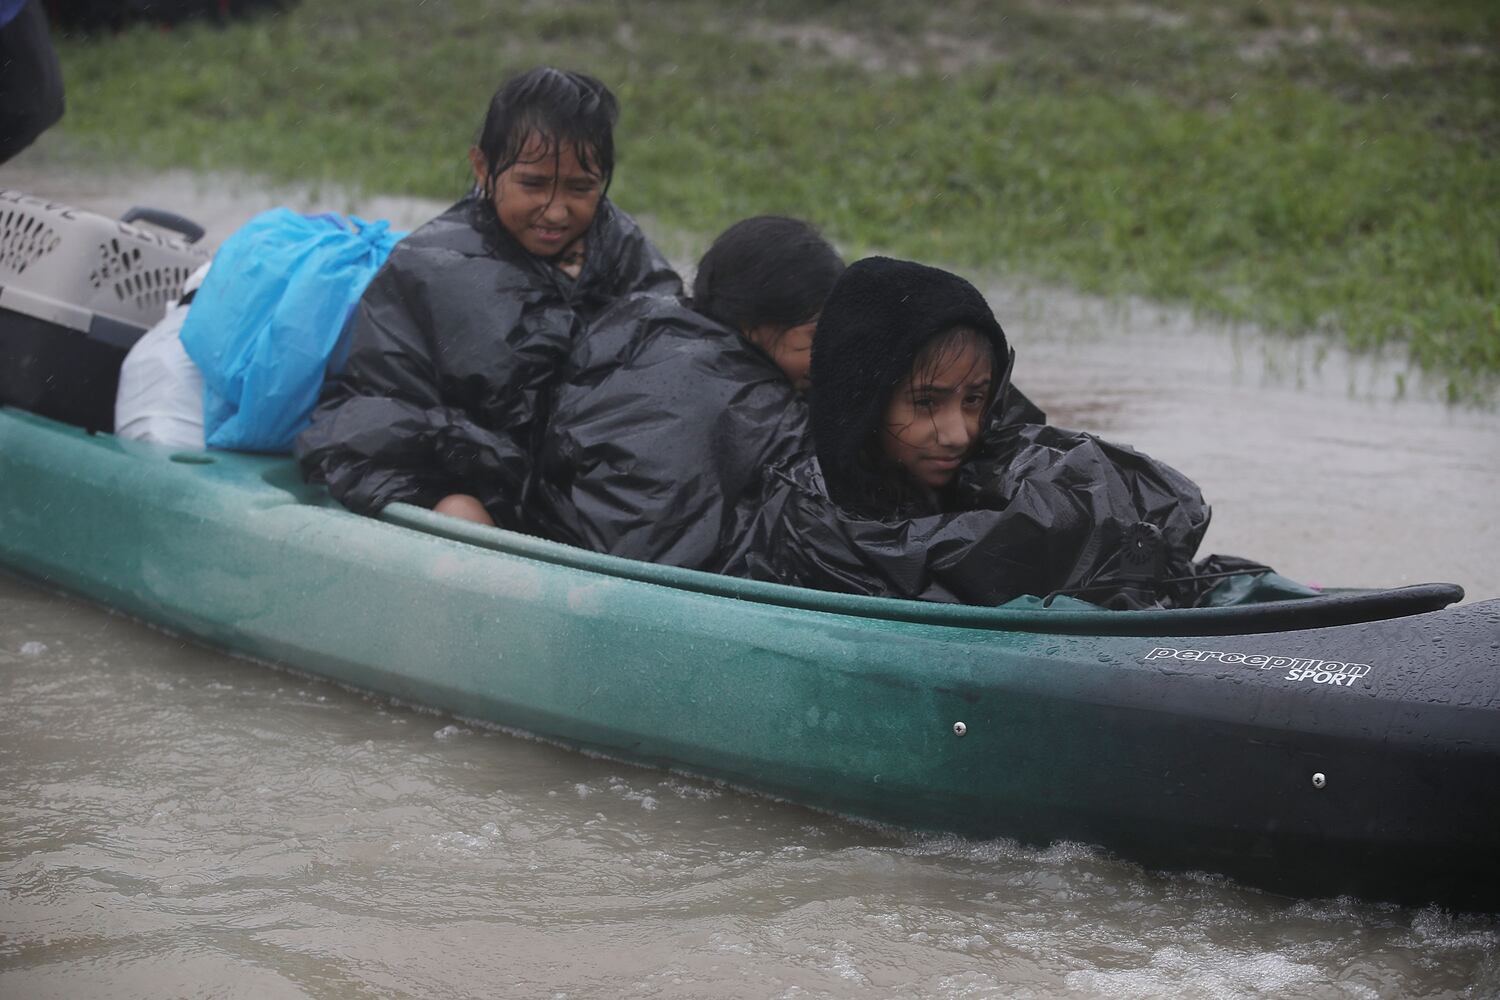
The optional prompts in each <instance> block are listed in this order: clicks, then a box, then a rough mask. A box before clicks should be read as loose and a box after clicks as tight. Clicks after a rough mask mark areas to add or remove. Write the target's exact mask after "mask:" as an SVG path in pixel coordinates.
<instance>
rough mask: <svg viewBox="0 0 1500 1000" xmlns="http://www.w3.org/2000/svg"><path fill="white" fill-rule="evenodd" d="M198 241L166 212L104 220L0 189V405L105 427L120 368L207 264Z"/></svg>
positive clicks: (195, 232) (191, 228)
mask: <svg viewBox="0 0 1500 1000" xmlns="http://www.w3.org/2000/svg"><path fill="white" fill-rule="evenodd" d="M136 219H141V220H145V221H147V222H151V223H153V224H155V225H160V226H163V227H165V228H169V229H173V230H175V231H177V232H179V233H181V234H182V237H181V238H173V237H168V236H165V235H162V234H159V233H157V232H153V231H152V230H149V229H145V228H143V227H140V226H135V225H131V222H132V221H134V220H136ZM202 235H203V230H202V229H200V228H198V227H197V226H195V225H193V224H192V223H191V222H188V221H187V220H185V219H182V218H180V217H178V216H174V215H171V214H170V213H166V212H159V211H155V210H151V209H132V210H131V211H130V212H128V213H126V215H125V216H124V218H122V219H109V218H105V217H104V216H102V215H96V214H94V213H92V212H85V211H82V210H80V209H76V208H70V207H69V206H67V205H60V204H58V203H56V202H49V201H46V200H44V199H41V198H32V197H30V196H28V195H24V194H21V193H20V192H18V191H5V190H0V403H3V404H6V405H9V406H18V407H20V408H22V409H26V410H30V411H32V412H34V413H40V414H42V415H43V416H47V417H52V418H53V419H56V420H63V421H66V422H68V423H70V424H77V425H78V426H81V427H87V428H88V429H89V430H110V429H111V428H112V427H113V424H114V405H115V388H116V386H117V385H118V383H119V377H120V362H121V361H122V360H124V357H125V352H126V351H127V350H129V349H130V345H131V344H134V343H135V342H136V340H137V339H139V338H140V336H141V334H143V333H145V332H146V330H147V329H149V328H150V327H151V326H152V325H153V324H154V323H156V321H157V320H159V319H161V317H162V315H163V314H164V313H165V312H166V308H167V306H168V305H169V304H170V303H172V302H174V301H176V300H177V297H178V296H179V295H181V294H182V284H183V282H184V281H186V280H187V277H188V275H190V274H192V273H193V271H195V270H196V269H197V268H198V267H200V266H201V265H202V264H204V263H206V262H207V261H208V259H209V256H210V255H209V252H208V251H207V250H205V249H201V248H199V247H195V246H193V245H192V242H193V241H195V240H197V239H198V238H200V237H201V236H202Z"/></svg>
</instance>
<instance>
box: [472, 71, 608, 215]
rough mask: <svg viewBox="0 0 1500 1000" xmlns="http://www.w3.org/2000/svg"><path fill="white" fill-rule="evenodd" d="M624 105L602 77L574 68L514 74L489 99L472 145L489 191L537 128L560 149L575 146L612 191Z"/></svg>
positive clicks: (588, 167)
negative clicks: (485, 170)
mask: <svg viewBox="0 0 1500 1000" xmlns="http://www.w3.org/2000/svg"><path fill="white" fill-rule="evenodd" d="M619 117H620V105H619V102H617V101H616V100H615V95H614V94H612V93H610V91H609V88H608V87H606V86H605V85H604V84H602V83H600V82H599V81H598V80H596V79H594V78H593V77H591V76H588V75H586V74H583V73H575V72H573V71H571V70H565V69H554V68H553V67H551V66H538V67H537V68H536V69H529V70H527V71H526V72H524V73H522V74H520V75H519V76H513V77H511V78H510V79H509V80H507V81H506V82H505V83H503V84H501V86H500V89H499V90H497V91H495V96H494V97H492V98H490V108H489V111H488V113H486V114H485V117H484V124H483V125H482V126H481V127H480V129H479V135H478V136H477V137H476V138H475V140H474V145H475V146H477V147H478V148H479V151H480V152H481V153H482V154H484V160H485V163H486V165H487V167H488V170H489V175H488V177H487V185H486V190H488V189H489V188H491V187H493V186H494V183H495V178H496V177H498V176H499V175H500V174H502V173H504V172H505V171H507V170H509V169H510V168H511V167H513V166H515V165H516V163H517V162H519V160H520V158H521V151H522V150H523V149H524V148H525V146H526V139H527V138H528V137H529V136H530V135H531V134H532V133H533V132H534V133H536V134H538V135H541V136H543V137H545V138H546V139H547V140H548V141H549V143H550V144H551V145H552V147H553V153H554V154H556V152H557V151H558V150H560V149H561V148H562V146H563V144H565V143H566V144H567V145H570V146H572V148H573V152H574V154H575V155H576V156H577V157H578V163H579V165H580V166H582V167H583V168H584V169H585V170H587V171H589V172H590V173H594V174H597V175H598V176H599V178H600V179H601V180H602V181H603V184H604V190H605V191H606V192H608V190H609V182H610V179H611V178H612V177H613V176H614V172H615V122H616V121H617V120H618V119H619Z"/></svg>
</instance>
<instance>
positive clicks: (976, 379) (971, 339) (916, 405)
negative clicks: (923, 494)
mask: <svg viewBox="0 0 1500 1000" xmlns="http://www.w3.org/2000/svg"><path fill="white" fill-rule="evenodd" d="M985 347H986V345H985V344H984V343H983V342H982V341H980V339H979V337H978V335H971V336H966V337H964V338H963V340H961V341H960V342H959V344H958V345H957V346H956V347H955V349H953V350H946V351H943V352H942V354H941V355H940V356H938V357H937V358H935V359H932V360H931V361H928V360H927V359H926V358H925V356H919V357H918V359H917V363H916V364H915V365H913V366H912V371H911V373H910V374H909V375H907V377H906V380H905V381H903V382H902V383H901V384H900V385H899V386H897V387H896V391H895V392H893V393H892V394H891V401H890V402H889V403H888V404H886V408H885V420H884V424H883V427H882V430H883V432H884V433H882V434H881V435H880V446H881V449H882V450H883V451H884V452H885V454H886V456H887V457H889V458H891V459H892V460H894V461H895V462H896V463H897V464H898V465H900V466H901V467H902V468H903V469H905V470H906V472H907V474H908V475H910V476H911V477H912V478H913V479H915V480H916V481H917V482H919V483H925V484H926V485H927V486H930V487H932V488H934V489H939V488H941V487H944V486H947V485H948V484H949V483H950V482H952V481H953V477H954V476H956V475H957V474H958V467H959V466H960V465H962V464H963V460H964V459H965V458H966V457H967V456H968V454H969V452H970V450H971V449H972V448H973V446H974V442H975V441H976V440H978V438H979V423H980V421H981V420H982V419H983V417H984V411H985V409H986V407H988V405H989V401H990V378H991V375H992V372H991V363H990V355H989V351H987V350H986V349H985ZM933 361H935V362H936V363H932V362H933Z"/></svg>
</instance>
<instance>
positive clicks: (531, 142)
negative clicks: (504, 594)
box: [295, 68, 682, 527]
mask: <svg viewBox="0 0 1500 1000" xmlns="http://www.w3.org/2000/svg"><path fill="white" fill-rule="evenodd" d="M616 117H617V105H616V103H615V99H614V96H613V95H612V94H611V93H610V92H609V90H608V89H607V88H605V86H604V85H603V84H601V83H600V82H599V81H597V80H594V79H593V78H591V77H587V76H584V75H582V74H579V73H570V72H565V71H562V70H556V69H549V68H543V69H536V70H531V71H529V72H527V73H524V74H522V75H521V76H518V77H516V78H514V79H513V80H511V81H509V82H508V83H506V84H505V85H504V86H503V87H502V88H501V89H500V90H499V91H498V92H497V93H496V94H495V97H494V99H493V100H492V102H491V105H490V110H489V114H488V116H487V118H486V120H485V124H484V128H483V130H482V131H481V134H480V136H479V140H478V142H477V144H476V146H475V148H474V149H473V150H472V151H471V153H470V159H471V162H472V165H473V167H474V173H475V179H476V181H477V185H476V189H475V191H474V192H473V193H472V194H470V195H469V196H468V197H466V198H464V199H463V200H462V201H460V202H458V203H457V204H456V205H454V206H453V207H452V208H450V209H449V210H448V211H446V212H444V213H443V214H442V215H440V216H438V217H437V218H436V219H434V220H433V221H431V222H429V223H427V224H426V225H425V226H422V227H421V228H420V229H418V230H417V231H416V232H414V233H412V234H411V235H410V236H408V237H407V238H406V239H404V240H402V241H401V243H399V244H397V246H396V248H395V250H394V251H393V252H392V254H391V256H390V258H389V259H388V260H387V262H386V264H385V266H384V267H383V268H382V269H381V270H380V272H379V273H378V274H377V275H376V276H375V279H374V281H372V282H371V284H370V286H369V288H368V289H366V291H365V294H364V296H363V298H362V299H361V301H360V304H359V306H358V307H357V308H356V310H355V312H354V315H353V316H352V317H351V319H350V328H349V331H348V339H347V343H348V344H349V348H348V357H347V361H346V362H345V364H344V367H343V369H342V372H341V374H340V375H339V376H338V377H336V378H334V379H331V380H330V381H329V382H328V383H327V384H326V385H325V386H324V390H323V396H322V398H321V400H320V402H319V405H318V407H317V409H316V411H315V412H314V414H313V421H312V425H311V426H310V427H309V428H308V429H307V430H306V431H304V432H303V433H302V435H301V436H300V437H299V438H298V440H297V442H296V447H295V450H296V455H297V458H298V460H299V462H300V463H301V466H302V469H303V473H304V474H305V475H306V476H307V478H308V479H309V480H310V481H313V482H322V483H326V484H327V485H328V488H329V491H330V492H331V493H332V494H333V496H334V497H335V498H336V499H337V500H339V501H340V502H342V503H343V504H344V505H345V506H347V507H349V508H350V509H352V510H355V511H358V512H360V513H376V512H378V511H380V510H381V509H382V508H384V507H385V506H386V505H387V504H390V503H394V502H398V501H399V502H403V503H412V504H417V505H420V506H424V507H436V508H437V509H439V510H441V511H443V512H445V513H453V514H456V515H458V516H464V517H469V518H471V519H474V520H481V521H491V522H493V523H497V524H500V525H501V526H504V527H517V526H520V525H521V523H522V516H521V510H522V507H523V505H524V502H525V497H524V492H525V489H526V485H527V483H528V482H529V481H530V479H531V475H532V465H533V461H534V455H535V451H536V448H537V447H538V444H539V436H540V432H541V428H542V423H543V421H544V419H545V413H544V412H543V410H544V408H545V406H546V400H547V393H548V392H549V390H550V389H551V387H552V385H553V384H554V383H555V381H556V379H557V377H558V374H559V371H560V369H561V367H562V365H563V363H564V362H565V360H566V358H567V355H568V351H569V350H570V348H571V346H572V341H573V337H574V333H575V330H576V329H578V328H579V326H580V325H581V324H582V323H586V322H588V321H589V320H590V319H592V318H593V317H594V316H595V315H597V314H598V313H599V312H601V311H603V309H604V308H606V307H607V306H608V305H610V304H611V303H613V302H615V301H617V300H618V299H619V298H621V297H622V296H625V295H628V294H630V293H632V292H637V291H643V290H650V291H658V292H661V293H663V294H667V295H676V294H680V293H681V290H682V283H681V280H680V279H679V278H678V277H677V275H676V274H675V273H674V272H673V271H672V269H671V268H670V267H669V266H668V264H667V262H666V259H665V258H664V257H663V256H662V255H661V253H659V252H658V251H657V249H656V248H655V247H653V246H652V245H651V243H650V242H649V241H648V240H647V239H646V237H645V236H644V235H643V234H642V233H641V231H640V229H639V228H638V227H637V226H636V224H635V222H634V221H632V220H631V218H630V217H629V216H628V215H626V214H625V213H624V212H621V211H620V210H619V209H617V208H615V207H614V206H613V205H612V204H611V203H610V202H609V199H608V198H607V197H606V192H607V189H608V185H609V179H610V176H611V174H612V172H613V168H614V141H613V128H614V122H615V119H616Z"/></svg>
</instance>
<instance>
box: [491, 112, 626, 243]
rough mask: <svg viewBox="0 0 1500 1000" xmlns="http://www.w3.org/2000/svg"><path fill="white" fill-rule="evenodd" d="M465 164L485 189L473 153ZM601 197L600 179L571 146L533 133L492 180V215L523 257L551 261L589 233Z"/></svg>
mask: <svg viewBox="0 0 1500 1000" xmlns="http://www.w3.org/2000/svg"><path fill="white" fill-rule="evenodd" d="M469 161H470V163H471V164H472V165H473V167H474V176H475V178H476V179H477V180H478V181H479V185H480V187H485V186H486V185H487V183H488V181H489V164H488V163H487V162H486V161H485V158H484V154H483V153H482V152H480V150H479V148H478V147H475V148H474V149H471V150H470V151H469ZM603 195H604V180H603V178H601V177H600V176H599V175H598V174H596V173H591V172H590V171H588V170H585V169H584V168H583V165H582V164H580V163H579V162H578V154H577V153H575V152H574V150H573V147H572V146H571V145H570V144H567V143H563V144H562V145H561V147H560V148H559V147H558V146H557V145H555V144H553V143H551V142H549V141H548V140H547V139H545V138H544V137H542V136H540V135H537V134H536V133H532V134H531V135H530V136H528V137H527V139H526V143H525V145H523V146H522V147H521V157H520V159H518V160H517V161H516V162H515V163H514V164H512V165H511V166H510V167H509V168H507V169H506V170H504V171H502V172H501V173H500V174H499V175H498V176H497V177H496V178H495V186H494V202H495V213H496V214H497V215H498V216H499V217H500V224H501V225H502V226H504V227H505V228H506V230H507V231H509V232H510V234H511V235H512V236H514V237H515V238H516V239H517V240H518V241H519V242H520V244H521V246H523V247H525V248H526V251H527V252H528V253H532V254H535V255H536V256H538V257H556V256H557V255H558V254H560V253H562V252H563V251H564V250H566V249H568V248H569V247H571V246H572V245H573V244H574V243H575V242H577V240H578V238H579V237H580V236H582V235H583V234H584V233H586V232H588V228H589V225H590V224H591V223H592V222H593V221H594V213H595V212H597V211H598V210H599V200H600V198H602V197H603Z"/></svg>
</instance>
